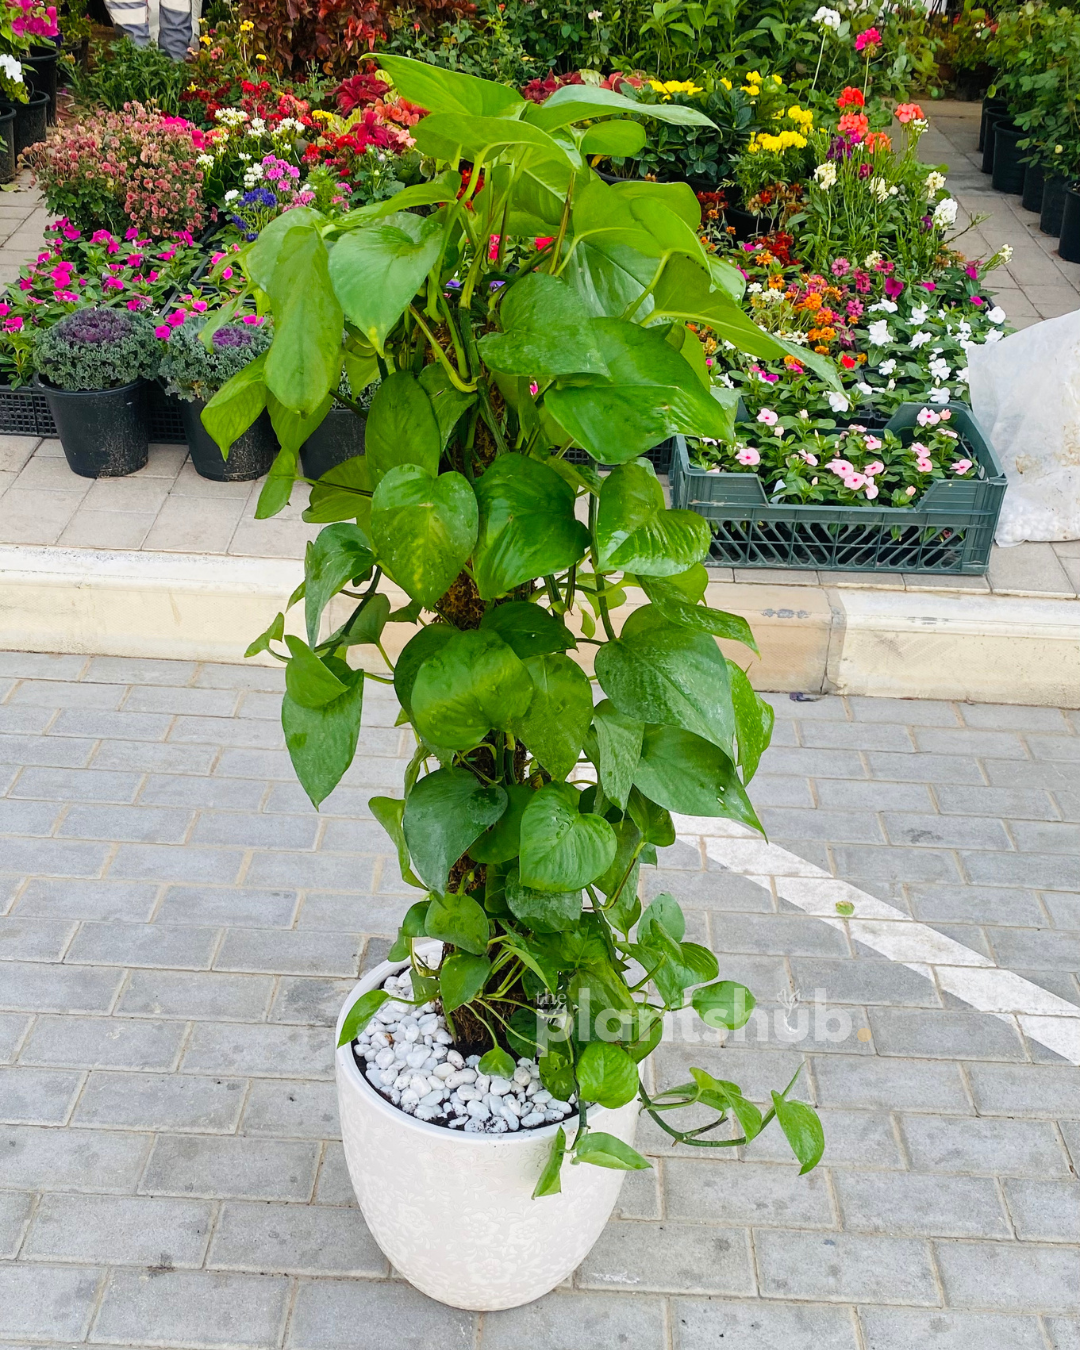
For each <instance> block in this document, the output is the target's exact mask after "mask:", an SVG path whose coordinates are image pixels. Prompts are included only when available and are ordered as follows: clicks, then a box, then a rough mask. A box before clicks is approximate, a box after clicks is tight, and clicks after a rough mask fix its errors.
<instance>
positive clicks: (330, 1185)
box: [315, 1140, 356, 1205]
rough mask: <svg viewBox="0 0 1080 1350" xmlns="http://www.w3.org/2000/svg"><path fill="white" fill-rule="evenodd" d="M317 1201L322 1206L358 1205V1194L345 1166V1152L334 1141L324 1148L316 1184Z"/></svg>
mask: <svg viewBox="0 0 1080 1350" xmlns="http://www.w3.org/2000/svg"><path fill="white" fill-rule="evenodd" d="M315 1201H316V1203H317V1204H320V1205H355V1204H356V1192H355V1191H354V1190H353V1186H352V1182H351V1181H350V1180H349V1169H348V1167H347V1166H346V1164H345V1150H344V1149H343V1148H342V1146H341V1144H340V1143H337V1142H336V1141H334V1140H330V1141H329V1142H328V1143H327V1144H326V1145H325V1147H324V1148H323V1159H322V1163H321V1164H320V1166H319V1179H318V1181H317V1182H316V1183H315Z"/></svg>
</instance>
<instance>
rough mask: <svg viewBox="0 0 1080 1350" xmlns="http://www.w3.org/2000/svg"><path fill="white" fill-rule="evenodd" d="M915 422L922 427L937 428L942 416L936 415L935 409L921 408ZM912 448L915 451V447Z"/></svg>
mask: <svg viewBox="0 0 1080 1350" xmlns="http://www.w3.org/2000/svg"><path fill="white" fill-rule="evenodd" d="M915 421H916V422H918V424H919V426H921V427H936V426H937V424H938V423H939V422H940V421H941V416H940V414H938V413H936V412H935V411H934V410H933V408H920V409H919V413H918V416H917V417H916V418H915ZM912 448H913V449H914V448H915V447H912Z"/></svg>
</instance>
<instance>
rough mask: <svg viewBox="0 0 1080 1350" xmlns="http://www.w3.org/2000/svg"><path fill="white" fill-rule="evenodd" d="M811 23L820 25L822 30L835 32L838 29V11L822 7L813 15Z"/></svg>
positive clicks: (825, 6)
mask: <svg viewBox="0 0 1080 1350" xmlns="http://www.w3.org/2000/svg"><path fill="white" fill-rule="evenodd" d="M813 22H814V23H817V24H820V25H821V27H822V28H831V29H832V30H833V31H834V32H835V31H836V29H838V28H839V27H840V14H839V11H838V10H835V9H829V8H828V6H827V5H822V6H820V8H819V9H818V11H817V13H816V14H815V15H814V18H813Z"/></svg>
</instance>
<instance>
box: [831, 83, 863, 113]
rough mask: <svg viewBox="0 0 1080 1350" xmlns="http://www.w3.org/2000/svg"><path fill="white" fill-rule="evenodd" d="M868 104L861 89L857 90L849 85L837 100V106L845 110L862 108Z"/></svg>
mask: <svg viewBox="0 0 1080 1350" xmlns="http://www.w3.org/2000/svg"><path fill="white" fill-rule="evenodd" d="M865 104H866V98H865V96H864V95H863V91H862V90H861V89H856V88H855V87H854V86H853V85H850V84H849V85H848V86H847V88H846V89H845V90H844V91H843V92H842V93H841V95H840V97H839V98H838V99H837V100H836V106H837V107H838V108H840V109H841V110H843V109H844V108H862V107H864V106H865Z"/></svg>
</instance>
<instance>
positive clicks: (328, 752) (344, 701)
mask: <svg viewBox="0 0 1080 1350" xmlns="http://www.w3.org/2000/svg"><path fill="white" fill-rule="evenodd" d="M291 664H292V663H291V662H290V665H291ZM339 665H340V667H341V668H342V669H341V671H340V673H341V674H344V673H345V671H346V670H347V669H348V668H347V667H346V666H345V663H344V662H340V663H339ZM363 700H364V674H363V671H360V670H357V671H354V672H352V676H351V683H350V684H349V686H348V688H347V689H346V691H345V693H344V694H342V695H341V696H340V698H336V699H334V700H333V701H332V702H330V703H325V704H323V706H322V707H321V708H309V707H305V706H304V704H302V703H298V702H297V701H296V700H295V699H294V698H293V697H292V696H291V695H290V694H288V693H286V694H285V697H284V698H283V699H282V702H281V726H282V729H283V731H284V732H285V747H286V749H287V750H288V752H289V758H290V759H291V760H292V766H293V768H294V769H295V770H296V776H297V778H299V780H300V783H301V786H302V787H303V789H304V791H305V792H306V793H307V795H308V796H309V797H310V798H311V802H312V805H313V806H316V807H317V806H318V805H319V803H320V802H321V801H323V800H325V798H327V797H328V796H329V795H330V793H331V792H333V790H334V788H336V787H337V785H338V783H339V782H340V781H341V777H342V775H343V774H344V773H345V770H346V769H347V768H348V767H349V765H350V764H351V763H352V761H353V756H354V755H355V754H356V742H357V738H358V737H359V735H360V715H361V712H362V710H363Z"/></svg>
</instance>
